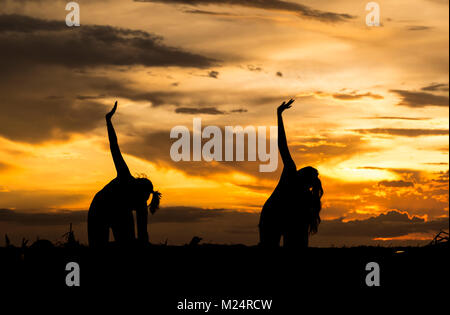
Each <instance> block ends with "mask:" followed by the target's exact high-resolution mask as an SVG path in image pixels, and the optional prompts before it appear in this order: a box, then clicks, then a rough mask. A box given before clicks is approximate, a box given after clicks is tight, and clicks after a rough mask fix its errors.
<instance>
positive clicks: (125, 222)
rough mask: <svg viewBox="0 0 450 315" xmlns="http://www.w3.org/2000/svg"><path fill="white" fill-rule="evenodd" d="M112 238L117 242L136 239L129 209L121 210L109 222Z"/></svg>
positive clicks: (127, 241)
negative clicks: (110, 222)
mask: <svg viewBox="0 0 450 315" xmlns="http://www.w3.org/2000/svg"><path fill="white" fill-rule="evenodd" d="M111 229H112V232H113V235H114V240H115V241H116V242H118V243H130V242H132V241H133V240H135V239H136V236H135V232H134V218H133V213H132V212H131V211H121V213H120V214H119V215H117V216H115V218H114V221H113V222H112V224H111Z"/></svg>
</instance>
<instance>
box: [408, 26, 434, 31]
mask: <svg viewBox="0 0 450 315" xmlns="http://www.w3.org/2000/svg"><path fill="white" fill-rule="evenodd" d="M430 29H431V27H429V26H424V25H411V26H408V31H427V30H430Z"/></svg>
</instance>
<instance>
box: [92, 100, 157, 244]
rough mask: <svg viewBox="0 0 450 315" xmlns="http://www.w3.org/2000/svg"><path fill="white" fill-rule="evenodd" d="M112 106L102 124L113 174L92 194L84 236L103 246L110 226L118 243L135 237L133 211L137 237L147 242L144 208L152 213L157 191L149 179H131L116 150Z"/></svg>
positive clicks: (154, 208)
mask: <svg viewBox="0 0 450 315" xmlns="http://www.w3.org/2000/svg"><path fill="white" fill-rule="evenodd" d="M116 109H117V101H116V103H115V104H114V108H113V109H112V110H111V112H109V113H108V114H106V126H107V129H108V138H109V146H110V149H111V154H112V157H113V161H114V165H115V167H116V171H117V177H116V178H114V179H113V180H112V181H110V182H109V183H108V184H107V185H106V186H105V187H104V188H103V189H102V190H100V191H99V192H98V193H97V194H96V195H95V197H94V199H93V200H92V203H91V206H90V207H89V213H88V239H89V246H91V247H103V246H105V245H107V244H108V241H109V229H110V228H111V230H112V232H113V235H114V239H115V241H116V242H118V243H121V244H124V243H129V242H131V241H133V240H135V232H134V231H135V230H134V219H133V213H132V211H133V210H134V211H136V223H137V236H138V240H140V241H143V242H148V233H147V216H148V215H147V214H148V213H147V211H148V210H149V211H150V212H151V213H152V214H153V213H155V211H156V210H157V209H158V207H159V200H160V198H161V194H160V193H159V192H158V191H154V190H153V184H152V182H151V181H150V180H148V179H147V178H134V177H133V176H132V175H131V173H130V170H129V169H128V166H127V164H126V163H125V160H124V159H123V157H122V153H121V152H120V149H119V144H118V143H117V136H116V132H115V131H114V127H113V125H112V122H111V118H112V116H113V115H114V113H115V112H116ZM150 194H153V197H152V201H151V202H150V205H149V206H147V200H148V199H149V197H150Z"/></svg>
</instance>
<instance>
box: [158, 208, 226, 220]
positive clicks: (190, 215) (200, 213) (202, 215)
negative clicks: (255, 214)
mask: <svg viewBox="0 0 450 315" xmlns="http://www.w3.org/2000/svg"><path fill="white" fill-rule="evenodd" d="M229 212H230V210H226V209H203V208H197V207H164V208H161V209H160V210H158V215H155V216H154V217H153V218H152V223H187V222H189V223H192V222H200V221H209V220H211V219H215V218H221V217H224V216H225V215H226V214H228V213H229Z"/></svg>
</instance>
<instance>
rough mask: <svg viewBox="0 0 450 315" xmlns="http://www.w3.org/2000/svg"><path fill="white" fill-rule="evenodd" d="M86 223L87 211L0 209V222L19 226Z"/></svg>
mask: <svg viewBox="0 0 450 315" xmlns="http://www.w3.org/2000/svg"><path fill="white" fill-rule="evenodd" d="M86 221H87V211H85V210H84V211H69V210H58V211H55V212H45V213H44V212H40V213H34V212H25V211H16V210H11V209H0V222H9V223H15V224H21V225H35V226H47V225H69V224H70V223H73V224H80V223H84V222H86Z"/></svg>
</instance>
